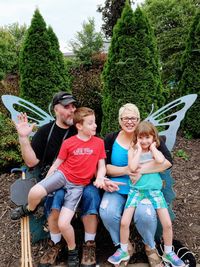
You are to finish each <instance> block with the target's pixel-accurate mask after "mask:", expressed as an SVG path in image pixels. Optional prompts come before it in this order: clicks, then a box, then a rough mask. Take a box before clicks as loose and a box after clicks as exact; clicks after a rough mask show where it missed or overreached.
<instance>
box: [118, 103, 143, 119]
mask: <svg viewBox="0 0 200 267" xmlns="http://www.w3.org/2000/svg"><path fill="white" fill-rule="evenodd" d="M125 111H132V112H133V113H134V114H135V115H136V117H137V118H138V119H140V112H139V109H138V107H137V106H136V105H134V104H132V103H127V104H125V105H123V106H121V108H120V109H119V116H118V120H119V124H120V123H121V118H122V114H123V113H124V112H125Z"/></svg>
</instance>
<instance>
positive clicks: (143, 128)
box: [133, 121, 160, 147]
mask: <svg viewBox="0 0 200 267" xmlns="http://www.w3.org/2000/svg"><path fill="white" fill-rule="evenodd" d="M148 135H152V136H153V140H154V142H156V146H157V147H158V146H159V145H160V140H159V136H158V131H157V129H156V127H155V126H154V125H153V124H152V123H150V122H148V121H141V122H140V123H139V124H138V125H137V127H136V128H135V131H134V136H133V145H136V143H137V137H138V136H148Z"/></svg>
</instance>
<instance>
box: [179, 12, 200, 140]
mask: <svg viewBox="0 0 200 267" xmlns="http://www.w3.org/2000/svg"><path fill="white" fill-rule="evenodd" d="M179 93H180V95H187V94H197V95H198V97H197V100H196V102H195V103H194V104H193V106H192V107H191V108H190V109H189V111H188V112H187V114H186V117H185V119H184V121H183V124H182V128H183V130H184V131H185V132H186V133H190V134H192V135H193V136H194V137H198V138H199V137H200V122H199V118H200V12H198V13H197V14H196V16H195V18H194V20H193V23H192V26H191V29H190V32H189V35H188V39H187V42H186V49H185V52H184V54H183V57H182V61H181V76H180V83H179Z"/></svg>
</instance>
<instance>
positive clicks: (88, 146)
mask: <svg viewBox="0 0 200 267" xmlns="http://www.w3.org/2000/svg"><path fill="white" fill-rule="evenodd" d="M73 120H74V125H75V126H76V128H77V130H78V134H77V135H75V136H72V137H70V138H68V139H67V140H65V141H64V142H63V144H62V146H61V149H60V152H59V154H58V157H57V159H56V160H55V162H54V163H53V165H52V166H51V168H50V169H49V171H48V173H47V177H46V178H45V179H44V180H42V181H40V182H39V183H37V184H36V185H35V186H34V187H33V188H31V190H30V192H29V195H28V205H27V206H26V207H24V214H22V216H24V215H28V214H30V213H32V212H33V211H34V210H35V209H36V207H37V205H38V204H39V203H40V201H41V199H42V198H43V197H45V196H46V195H47V194H49V193H51V192H53V191H55V190H57V189H59V188H61V187H64V188H65V189H66V193H65V198H64V204H63V207H62V209H61V212H60V216H59V220H58V226H59V228H60V231H61V234H62V235H63V237H64V239H65V240H66V242H67V245H68V266H69V267H71V266H78V265H79V259H78V251H77V250H76V244H75V235H74V229H73V227H72V225H71V220H72V218H73V216H74V213H75V211H76V208H77V206H78V203H79V201H80V199H81V195H82V192H83V188H84V186H85V185H87V184H89V183H90V181H91V179H92V178H93V177H94V175H95V174H96V180H95V183H94V184H95V186H97V187H103V186H104V178H105V175H106V168H105V158H106V154H105V149H104V142H103V140H102V139H100V138H98V137H95V136H94V135H95V134H96V128H97V125H96V123H95V115H94V111H93V110H92V109H89V108H86V107H82V108H78V109H77V110H76V111H75V112H74V119H73Z"/></svg>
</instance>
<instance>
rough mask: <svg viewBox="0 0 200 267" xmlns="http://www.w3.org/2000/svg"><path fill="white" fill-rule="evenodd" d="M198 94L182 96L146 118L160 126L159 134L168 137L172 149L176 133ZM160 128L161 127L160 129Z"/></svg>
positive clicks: (167, 141)
mask: <svg viewBox="0 0 200 267" xmlns="http://www.w3.org/2000/svg"><path fill="white" fill-rule="evenodd" d="M196 98H197V94H190V95H186V96H183V97H180V98H178V99H176V100H174V101H172V102H170V103H169V104H167V105H165V106H164V107H162V108H160V109H159V110H157V111H156V112H154V113H151V114H150V115H149V116H148V117H147V118H146V119H145V120H146V121H149V122H151V123H152V124H154V125H155V126H156V127H158V128H160V127H161V128H162V129H163V130H161V131H159V135H164V136H165V137H166V146H167V148H168V149H169V151H171V150H172V149H173V146H174V144H175V141H176V134H177V131H178V128H179V126H180V123H181V121H182V120H183V118H184V117H185V113H186V111H187V110H188V109H189V108H190V107H191V106H192V104H193V103H194V102H195V100H196ZM158 130H159V129H158Z"/></svg>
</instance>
